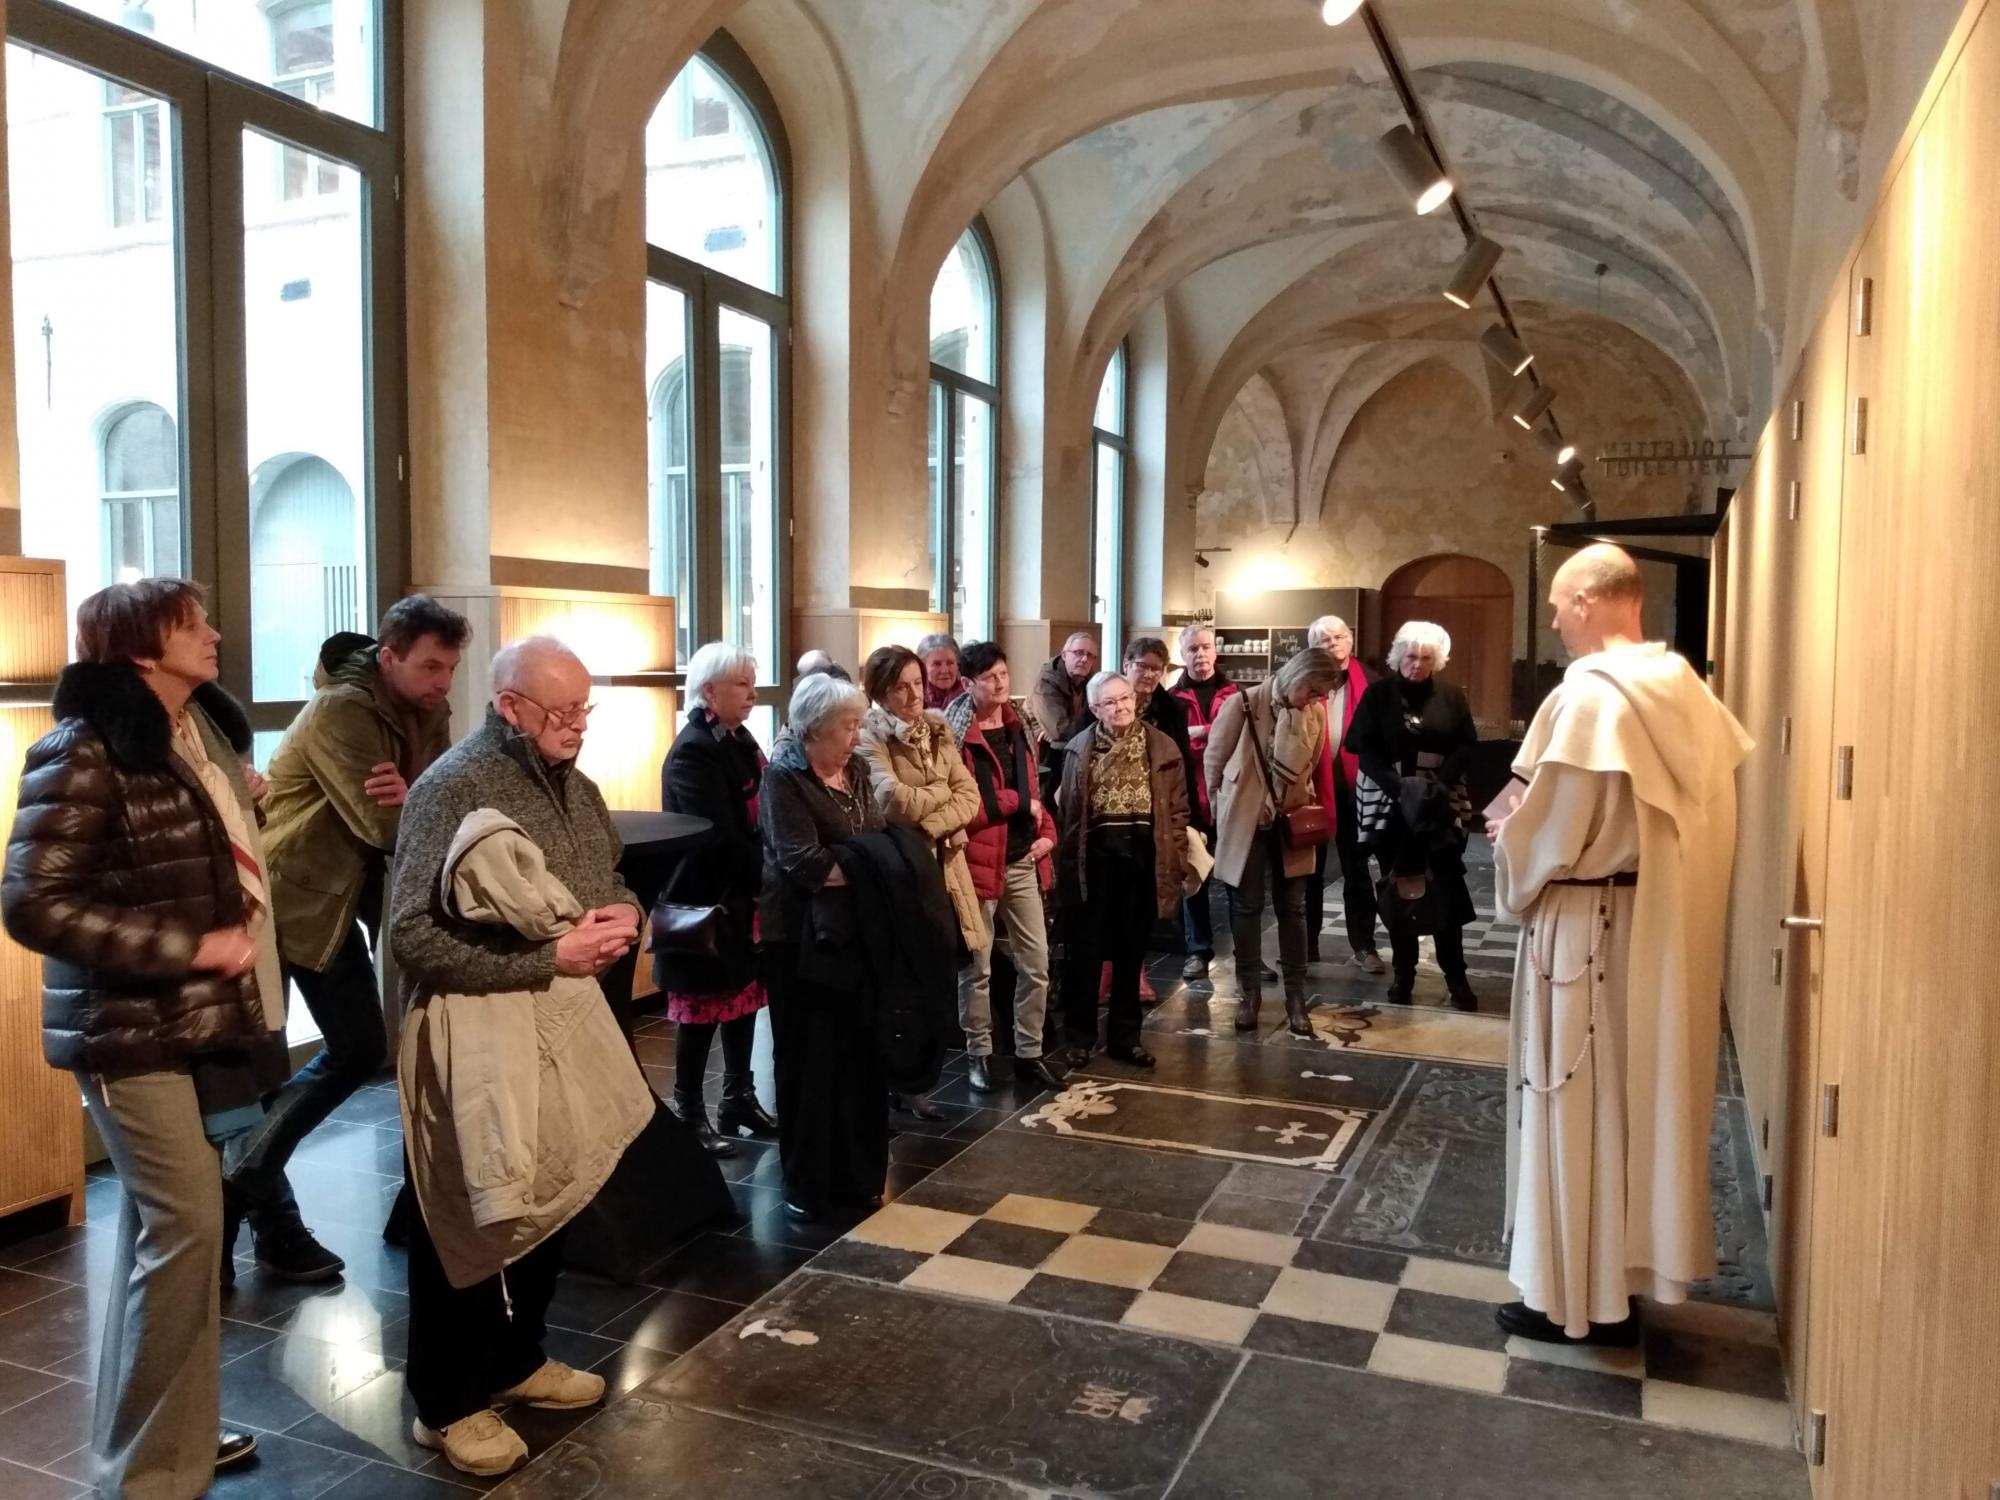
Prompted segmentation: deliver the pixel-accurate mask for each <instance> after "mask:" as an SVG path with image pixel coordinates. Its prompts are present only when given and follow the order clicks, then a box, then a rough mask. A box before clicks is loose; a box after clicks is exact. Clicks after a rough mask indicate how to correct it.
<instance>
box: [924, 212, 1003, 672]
mask: <svg viewBox="0 0 2000 1500" xmlns="http://www.w3.org/2000/svg"><path fill="white" fill-rule="evenodd" d="M999 344H1000V297H999V286H998V278H997V277H996V275H995V274H994V269H993V251H992V246H991V241H990V240H989V238H988V236H987V233H986V226H985V225H984V224H982V223H978V222H975V223H974V224H973V226H972V227H971V228H970V229H968V230H966V231H965V233H964V234H963V235H961V236H960V237H959V241H958V244H957V246H956V247H954V248H953V250H952V252H951V254H950V255H948V256H946V257H945V262H944V265H943V267H942V268H941V269H940V270H939V271H938V275H937V280H936V281H935V282H933V283H932V284H931V422H930V483H931V504H930V517H931V523H930V562H931V567H930V577H931V608H932V609H934V610H936V611H938V612H939V613H948V614H949V615H950V617H951V628H952V631H953V633H955V634H956V635H958V636H959V638H960V639H977V638H980V637H986V636H991V635H992V633H993V548H994V520H995V511H996V506H995V503H994V502H995V487H996V476H997V475H998V473H999V468H1000V465H999V432H1000V422H999V411H1000V356H999Z"/></svg>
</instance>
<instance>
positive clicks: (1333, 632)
mask: <svg viewBox="0 0 2000 1500" xmlns="http://www.w3.org/2000/svg"><path fill="white" fill-rule="evenodd" d="M1343 630H1346V631H1347V633H1348V634H1349V635H1350V636H1351V635H1353V634H1354V632H1353V631H1352V630H1350V629H1348V625H1347V621H1345V620H1343V619H1341V618H1340V616H1339V615H1321V616H1320V617H1319V618H1318V619H1317V620H1314V621H1313V622H1312V624H1310V625H1308V626H1307V627H1306V644H1307V645H1308V646H1331V645H1332V644H1333V638H1334V637H1335V636H1337V635H1339V634H1340V633H1341V631H1343Z"/></svg>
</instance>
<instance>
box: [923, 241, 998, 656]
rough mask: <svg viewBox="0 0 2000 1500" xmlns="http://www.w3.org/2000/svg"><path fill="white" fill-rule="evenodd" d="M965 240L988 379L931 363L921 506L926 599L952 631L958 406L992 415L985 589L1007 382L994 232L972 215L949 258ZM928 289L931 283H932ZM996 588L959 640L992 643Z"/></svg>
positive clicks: (994, 544)
mask: <svg viewBox="0 0 2000 1500" xmlns="http://www.w3.org/2000/svg"><path fill="white" fill-rule="evenodd" d="M968 240H970V241H971V242H972V245H973V247H974V249H976V250H977V251H978V253H979V257H980V259H981V260H982V261H983V262H984V270H985V273H986V288H987V297H988V302H989V306H988V308H987V318H988V328H989V330H990V332H989V333H988V338H989V339H990V340H991V341H992V345H993V379H992V380H991V381H990V382H989V381H985V380H981V379H979V377H977V376H976V375H967V374H966V373H965V372H964V371H962V370H954V369H952V368H951V366H949V365H945V364H940V363H939V362H938V361H936V360H932V361H931V362H930V367H931V388H930V391H929V393H928V394H929V398H930V408H929V410H930V414H931V419H932V420H933V421H934V422H935V423H936V424H937V432H938V459H937V463H938V470H937V478H936V480H935V481H934V482H933V483H932V485H931V493H930V494H929V495H928V496H927V497H926V499H925V504H926V506H927V507H928V509H929V511H930V529H931V530H932V532H933V533H934V534H935V536H936V537H937V550H936V554H935V556H934V557H933V558H932V559H931V597H932V598H933V599H935V600H937V601H938V604H939V608H938V609H937V610H936V611H935V612H936V613H938V614H941V615H943V616H944V617H945V621H946V625H947V627H948V628H951V627H953V626H954V625H955V624H956V622H954V620H953V615H954V613H955V611H954V610H953V608H952V603H953V591H952V559H953V558H954V557H955V556H956V555H957V552H958V541H959V537H958V530H959V514H960V512H961V511H962V510H963V509H964V496H963V495H962V494H961V493H960V472H961V471H960V470H959V467H958V465H957V464H956V463H955V462H954V461H953V459H954V455H956V453H957V452H958V426H959V423H958V405H959V403H958V400H957V398H958V397H960V396H965V397H967V398H969V399H972V400H976V401H982V402H984V403H985V404H986V406H987V409H988V410H990V411H991V412H992V413H993V418H992V420H991V421H990V422H988V423H987V425H986V448H987V454H986V458H987V464H986V472H987V473H988V474H990V475H991V476H992V480H993V497H992V503H991V504H989V505H988V506H987V507H986V525H985V526H984V527H983V528H982V530H983V531H984V535H982V536H980V537H978V538H977V541H978V542H979V544H980V546H981V548H982V549H983V550H984V554H985V558H986V571H987V577H988V579H989V583H990V584H991V583H997V571H998V570H997V569H996V568H995V567H994V563H995V560H996V558H995V554H996V553H997V552H998V550H999V532H1000V526H999V517H1000V479H1001V469H1000V424H1001V416H1002V410H1001V405H1000V392H1001V389H1002V387H1003V385H1004V384H1005V381H1006V377H1007V344H1006V340H1005V339H1004V338H1002V337H1001V318H1002V316H1003V312H1002V310H1003V308H1004V307H1005V306H1006V298H1005V297H1004V296H1003V295H1002V292H1001V286H1000V256H999V252H998V251H997V250H996V248H995V246H994V243H993V231H992V229H991V228H990V227H988V225H987V223H986V216H985V215H984V214H979V215H976V216H975V217H974V218H973V220H972V222H971V223H970V224H968V225H967V226H966V228H965V233H963V234H961V235H960V236H959V237H958V238H957V239H956V240H953V241H952V246H951V254H953V255H956V254H958V249H959V246H960V245H963V244H965V243H966V242H967V241H968ZM943 274H944V267H943V266H942V265H940V266H939V267H938V275H939V276H942V275H943ZM932 283H933V285H935V284H936V278H935V277H933V278H932ZM998 592H999V590H998V588H997V587H993V586H989V587H988V589H987V591H986V597H987V617H986V618H985V619H984V620H974V619H973V618H972V617H971V615H970V614H969V613H968V614H967V616H966V618H965V620H964V622H963V625H962V628H959V629H958V634H959V636H960V638H961V639H963V640H991V639H992V638H993V634H994V627H995V624H996V623H997V622H996V620H995V618H994V617H995V615H996V614H997V607H996V602H995V597H994V596H995V595H996V594H997V593H998Z"/></svg>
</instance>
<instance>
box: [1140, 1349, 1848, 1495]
mask: <svg viewBox="0 0 2000 1500" xmlns="http://www.w3.org/2000/svg"><path fill="white" fill-rule="evenodd" d="M1329 1412H1338V1413H1339V1414H1340V1430H1339V1435H1338V1441H1337V1445H1336V1446H1337V1455H1338V1462H1332V1461H1330V1458H1329V1454H1330V1452H1331V1451H1332V1450H1331V1449H1330V1448H1329V1445H1328V1444H1327V1443H1325V1442H1302V1441H1300V1434H1302V1433H1314V1434H1317V1433H1320V1432H1323V1431H1324V1430H1325V1424H1326V1420H1327V1413H1329ZM1473 1476H1477V1486H1476V1488H1475V1489H1472V1490H1468V1488H1467V1485H1468V1481H1469V1480H1470V1479H1471V1478H1472V1477H1473ZM1468 1493H1472V1494H1477V1495H1478V1497H1479V1500H1809V1497H1810V1493H1811V1491H1810V1488H1809V1486H1808V1485H1807V1482H1806V1469H1805V1463H1804V1461H1803V1460H1801V1459H1800V1458H1799V1457H1798V1456H1797V1455H1795V1454H1792V1453H1787V1452H1784V1451H1783V1450H1780V1449H1776V1448H1763V1447H1758V1446H1755V1445H1753V1444H1748V1443H1737V1442H1732V1441H1730V1440H1728V1439H1726V1438H1712V1437H1706V1436H1703V1435H1701V1434H1698V1433H1691V1432H1680V1431H1677V1430H1674V1429H1672V1428H1664V1427H1654V1426H1649V1425H1646V1424H1644V1423H1639V1422H1619V1421H1613V1420H1611V1419H1610V1418H1607V1417H1600V1416H1590V1415H1585V1414H1584V1413H1581V1412H1572V1411H1558V1410H1555V1409H1553V1408H1550V1407H1546V1406H1533V1405H1529V1404H1528V1403H1526V1402H1523V1401H1509V1400H1507V1399H1506V1398H1504V1397H1496V1396H1478V1395H1473V1394H1470V1393H1468V1392H1463V1391H1453V1390H1446V1389H1442V1388H1439V1387H1436V1386H1426V1385H1418V1384H1415V1383H1413V1382H1410V1381H1403V1380H1386V1379H1383V1378H1382V1377H1380V1376H1375V1375H1370V1374H1368V1373H1366V1372H1365V1371H1361V1370H1343V1369H1336V1368H1334V1367H1332V1366H1330V1365H1304V1364H1299V1363H1297V1362H1294V1361H1290V1360H1280V1359H1272V1358H1270V1357H1269V1356H1266V1355H1260V1354H1253V1355H1251V1356H1250V1362H1249V1365H1248V1366H1247V1367H1246V1368H1245V1369H1244V1371H1243V1373H1242V1375H1241V1376H1240V1377H1239V1378H1238V1379H1237V1381H1236V1383H1235V1385H1234V1386H1232V1387H1231V1389H1230V1392H1229V1396H1228V1399H1227V1400H1225V1401H1224V1402H1223V1404H1222V1409H1221V1411H1220V1412H1219V1413H1217V1415H1216V1417H1215V1420H1214V1421H1213V1422H1212V1423H1211V1424H1210V1426H1209V1428H1208V1431H1207V1434H1206V1435H1205V1436H1204V1437H1203V1439H1202V1441H1201V1445H1200V1446H1199V1447H1198V1448H1197V1449H1196V1450H1195V1453H1194V1456H1193V1458H1192V1459H1190V1460H1189V1462H1188V1464H1187V1466H1186V1468H1185V1469H1184V1470H1183V1471H1182V1473H1181V1477H1180V1479H1179V1481H1178V1482H1177V1483H1176V1484H1175V1485H1174V1487H1173V1490H1172V1492H1171V1500H1225V1497H1227V1500H1239V1497H1242V1500H1247V1497H1251V1496H1255V1497H1257V1500H1439V1497H1441V1496H1459V1495H1465V1494H1468Z"/></svg>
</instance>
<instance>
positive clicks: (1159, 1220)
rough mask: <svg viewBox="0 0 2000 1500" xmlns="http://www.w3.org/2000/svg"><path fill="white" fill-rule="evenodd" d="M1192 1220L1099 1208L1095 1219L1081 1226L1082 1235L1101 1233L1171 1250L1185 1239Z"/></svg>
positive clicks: (1192, 1226)
mask: <svg viewBox="0 0 2000 1500" xmlns="http://www.w3.org/2000/svg"><path fill="white" fill-rule="evenodd" d="M1193 1228H1194V1221H1193V1220H1192V1219H1173V1218H1168V1217H1166V1216H1164V1215H1162V1214H1135V1213H1132V1212H1130V1211H1129V1210H1127V1209H1122V1208H1104V1209H1099V1210H1098V1212H1097V1217H1096V1218H1094V1219H1092V1220H1091V1221H1090V1222H1089V1223H1088V1224H1086V1225H1084V1226H1083V1233H1085V1234H1101V1235H1103V1236H1104V1237H1105V1238H1106V1239H1113V1240H1134V1241H1137V1242H1138V1243H1139V1244H1141V1245H1164V1246H1166V1247H1167V1248H1168V1249H1172V1248H1173V1247H1175V1246H1176V1245H1178V1244H1180V1242H1181V1241H1182V1240H1184V1239H1186V1238H1187V1237H1188V1233H1189V1231H1190V1230H1192V1229H1193Z"/></svg>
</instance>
